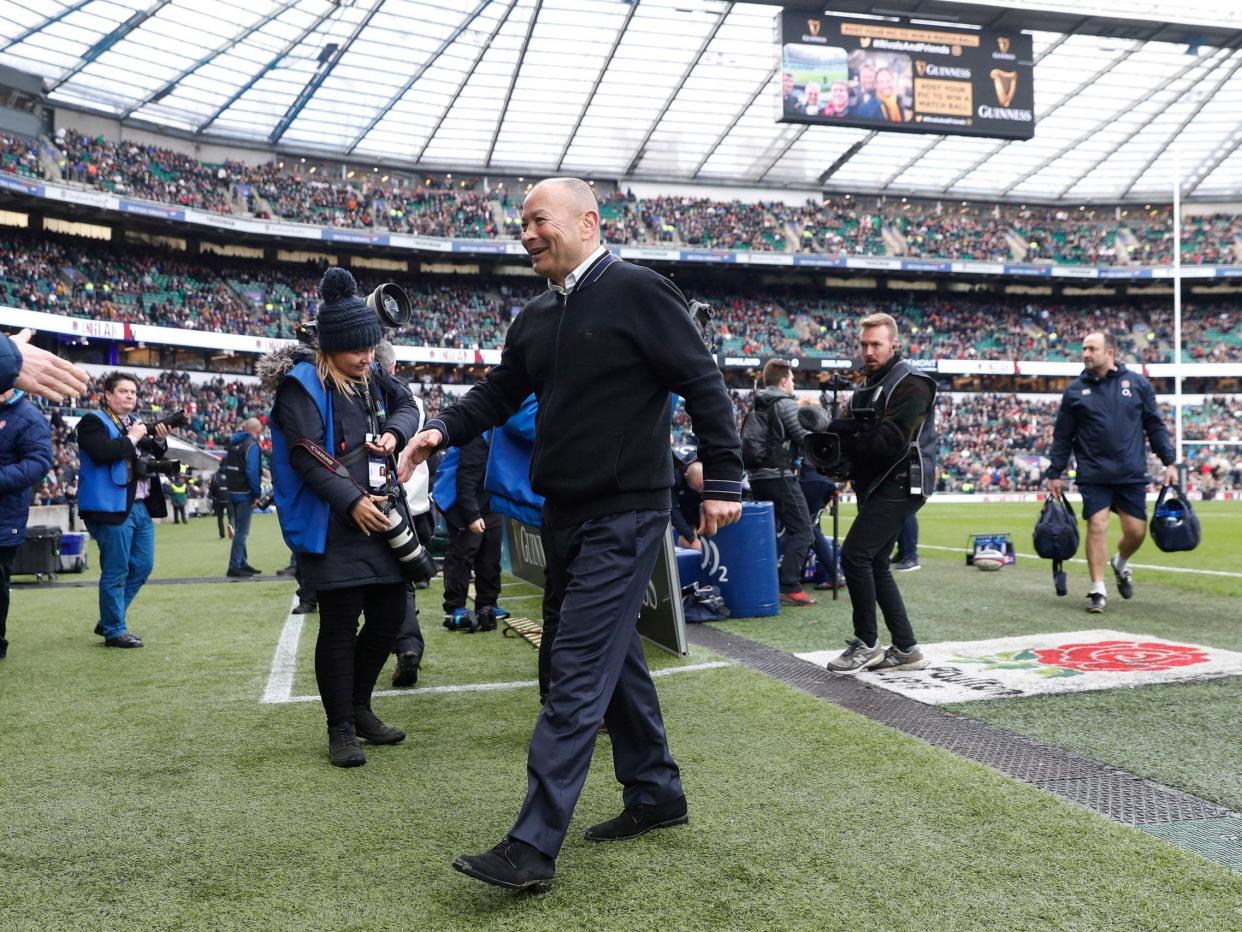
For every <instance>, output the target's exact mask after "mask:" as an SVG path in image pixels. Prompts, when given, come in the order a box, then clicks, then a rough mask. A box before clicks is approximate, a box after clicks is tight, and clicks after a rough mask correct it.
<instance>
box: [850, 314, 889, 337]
mask: <svg viewBox="0 0 1242 932" xmlns="http://www.w3.org/2000/svg"><path fill="white" fill-rule="evenodd" d="M868 327H887V328H888V338H889V339H890V340H892V341H893V342H894V343H896V342H897V321H895V320H894V319H893V318H892V315H890V314H868V315H867V316H866V317H864V318H863V319H862V320H860V321H859V322H858V332H859V333H861V332H862V331H864V330H866V329H867V328H868Z"/></svg>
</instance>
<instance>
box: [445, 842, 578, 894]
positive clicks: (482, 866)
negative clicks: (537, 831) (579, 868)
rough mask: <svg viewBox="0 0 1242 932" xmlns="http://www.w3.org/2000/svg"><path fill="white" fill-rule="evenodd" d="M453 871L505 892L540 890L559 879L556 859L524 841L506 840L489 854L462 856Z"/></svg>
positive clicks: (454, 864)
mask: <svg viewBox="0 0 1242 932" xmlns="http://www.w3.org/2000/svg"><path fill="white" fill-rule="evenodd" d="M453 868H454V870H459V871H461V872H462V873H463V874H465V875H466V876H467V877H473V878H474V879H475V880H482V881H483V882H484V883H490V884H495V885H496V886H498V887H504V888H505V889H506V890H528V889H540V888H543V887H546V886H547V885H548V884H549V883H551V882H552V878H553V877H555V876H556V860H555V858H550V857H548V856H547V855H546V854H544V853H543V852H542V851H540V850H539V849H537V848H535V847H534V846H532V845H528V844H527V843H526V842H524V841H518V840H517V839H516V838H507V837H506V838H505V839H504V841H502V842H501V843H500V844H498V845H497V846H496V847H495V848H492V849H491V850H490V851H484V852H483V853H482V854H463V855H461V856H460V857H458V858H457V859H456V860H455V861H453Z"/></svg>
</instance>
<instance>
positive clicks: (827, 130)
mask: <svg viewBox="0 0 1242 932" xmlns="http://www.w3.org/2000/svg"><path fill="white" fill-rule="evenodd" d="M789 5H791V6H796V5H808V4H805V3H797V2H791V3H790V4H789ZM863 6H866V7H867V8H870V9H877V8H883V9H884V10H886V11H887V10H891V11H892V12H909V13H910V15H914V16H923V17H929V16H930V15H931V14H932V12H936V13H937V15H941V16H949V15H950V14H949V13H945V10H946V9H949V8H952V9H958V8H960V9H961V11H962V12H961V20H962V21H964V22H973V23H988V22H992V21H995V20H998V19H999V18H1000V17H1008V19H1007V20H1006V24H1007V27H1009V28H1012V24H1013V23H1014V21H1015V17H1019V18H1020V17H1021V16H1022V15H1023V14H1022V11H1023V9H1027V10H1030V11H1031V12H1030V13H1029V15H1030V17H1031V20H1030V21H1031V22H1034V23H1038V24H1040V25H1044V26H1056V27H1057V28H1062V29H1064V30H1066V31H1060V32H1054V31H1035V32H1033V37H1034V49H1035V58H1036V62H1037V63H1036V66H1035V68H1036V71H1035V88H1036V90H1035V94H1036V113H1037V126H1036V135H1035V138H1034V139H1032V140H1030V141H1025V142H1012V141H1010V142H1007V141H1002V140H991V139H979V138H968V137H952V136H950V137H932V136H921V135H910V134H901V133H874V132H868V131H865V130H858V129H850V128H836V127H823V126H815V127H807V126H800V125H792V124H778V123H776V122H775V116H776V108H777V101H778V98H779V94H780V75H779V73H778V71H777V64H776V53H777V40H776V27H775V18H776V16H777V15H778V12H779V10H778V8H777V7H776V6H774V5H771V4H767V3H730V2H723V0H632V2H626V0H213V2H204V0H18V2H11V0H0V64H4V65H8V66H10V67H13V68H17V69H20V70H23V71H27V72H32V73H35V74H38V75H40V76H42V77H43V78H44V86H45V88H46V91H47V95H48V99H49V100H50V101H52V102H53V103H56V104H60V105H63V106H67V107H71V108H73V107H76V108H81V109H85V110H90V111H97V112H102V113H106V114H110V115H113V116H115V117H119V118H121V119H122V120H126V121H129V122H130V123H133V124H135V125H140V126H148V127H149V126H156V127H163V128H167V129H168V130H170V131H172V132H175V133H177V134H190V135H195V136H198V137H200V138H202V139H204V140H212V141H222V140H223V141H228V140H233V141H244V142H246V143H250V144H256V143H257V144H259V145H262V146H269V147H273V148H279V149H280V150H282V151H300V152H304V153H309V152H321V153H323V154H324V155H326V156H332V157H340V156H342V155H344V156H347V157H349V158H353V159H356V160H357V161H359V162H364V161H381V160H382V161H383V162H385V163H386V164H393V165H409V166H415V165H416V166H418V167H420V168H424V169H436V168H439V169H448V170H460V171H472V172H477V173H484V172H492V173H505V174H517V173H522V174H530V175H536V174H551V173H577V174H583V175H589V176H593V177H618V178H629V179H634V180H644V179H649V180H652V181H665V182H698V183H713V184H719V183H724V184H747V185H761V186H779V187H792V188H818V187H823V188H825V189H828V190H833V189H840V190H847V191H854V192H861V191H883V192H887V193H893V194H919V195H930V196H937V197H962V198H1006V199H1029V200H1038V201H1049V200H1065V201H1071V202H1083V201H1097V202H1098V201H1114V200H1123V199H1124V200H1129V201H1133V200H1145V199H1147V200H1151V199H1160V200H1168V199H1169V198H1170V197H1171V192H1172V177H1173V160H1174V158H1176V157H1177V152H1178V151H1180V158H1181V162H1182V172H1183V176H1184V184H1183V188H1182V190H1183V194H1184V195H1188V196H1191V197H1195V198H1205V199H1206V198H1225V197H1237V196H1239V195H1242V120H1239V117H1238V114H1239V113H1242V73H1240V72H1239V68H1240V67H1242V50H1239V49H1238V48H1237V47H1236V46H1238V45H1242V41H1239V37H1242V4H1238V3H1237V2H1236V0H1197V2H1195V3H1193V4H1189V3H1183V4H1178V5H1175V4H1172V3H1169V2H1167V0H1162V2H1153V0H1128V2H1126V0H1092V3H1091V4H1090V8H1091V10H1092V14H1093V15H1092V18H1091V19H1090V20H1088V19H1087V18H1084V17H1083V16H1082V14H1080V13H1075V9H1076V8H1079V7H1081V6H1082V4H1079V3H1071V2H1040V3H1037V2H1023V0H1017V2H1014V0H1009V2H1006V3H1004V4H1000V3H960V2H955V0H934V2H933V0H890V2H888V3H885V2H878V3H876V2H873V3H868V4H860V3H857V2H842V3H841V4H840V5H839V6H837V7H835V8H836V9H841V10H852V11H857V10H859V9H861V8H862V7H863ZM1110 18H1111V19H1110ZM1110 22H1111V23H1114V24H1116V23H1124V24H1128V25H1126V27H1125V28H1124V29H1123V28H1120V27H1118V28H1113V29H1109V28H1101V25H1100V24H1105V25H1107V24H1108V23H1110ZM1059 24H1066V25H1064V26H1061V25H1059ZM1070 24H1079V25H1081V26H1082V27H1083V28H1082V29H1079V28H1071V25H1070ZM1088 29H1089V30H1090V32H1088V31H1085V30H1088ZM1092 32H1093V33H1094V34H1091V33H1092ZM1179 36H1180V37H1181V38H1177V37H1179ZM1171 39H1175V41H1170V40H1171ZM1209 40H1210V42H1211V43H1215V44H1209ZM1175 141H1176V142H1177V143H1178V145H1177V146H1174V145H1173V143H1174V142H1175Z"/></svg>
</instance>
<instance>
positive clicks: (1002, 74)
mask: <svg viewBox="0 0 1242 932" xmlns="http://www.w3.org/2000/svg"><path fill="white" fill-rule="evenodd" d="M991 78H992V87H993V88H995V89H996V101H997V103H999V104H1000V105H1001V106H1002V107H1008V106H1009V105H1010V104H1011V103H1013V95H1014V94H1016V93H1018V72H1016V71H1001V70H1000V69H999V68H993V69H992V73H991Z"/></svg>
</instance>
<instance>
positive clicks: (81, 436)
mask: <svg viewBox="0 0 1242 932" xmlns="http://www.w3.org/2000/svg"><path fill="white" fill-rule="evenodd" d="M103 390H104V403H103V407H102V409H101V410H99V411H91V412H89V413H87V414H86V415H85V416H84V417H83V418H82V420H81V421H79V422H78V428H77V433H78V454H79V457H80V459H81V463H82V465H81V471H80V474H79V477H78V502H79V507H80V508H81V510H82V520H83V521H84V522H85V523H86V529H87V530H88V531H90V534H91V537H92V538H94V540H95V543H96V544H97V545H98V546H99V624H98V625H97V626H96V627H95V633H96V634H101V635H103V638H104V644H106V645H107V646H108V647H141V646H142V638H140V637H138V636H137V635H136V634H133V633H131V632H130V631H129V629H128V628H127V626H126V623H125V616H126V613H127V612H128V611H129V606H130V604H131V603H132V602H133V601H134V597H135V596H136V595H137V594H138V590H139V589H141V588H142V584H143V583H145V582H146V581H147V577H148V576H150V575H151V568H152V566H153V565H154V563H155V527H154V525H153V524H152V523H151V519H152V518H164V517H167V516H168V507H167V505H166V504H165V502H164V490H163V489H162V488H161V487H160V482H159V472H161V471H162V472H167V466H168V465H171V462H170V463H168V464H163V463H160V462H159V461H160V460H162V459H163V457H164V454H165V453H166V452H168V444H167V443H166V442H165V440H164V438H165V437H167V436H168V428H167V427H166V426H165V425H163V424H159V425H157V426H156V428H155V435H154V436H152V435H151V434H150V433H148V431H147V425H145V424H144V423H142V421H140V420H138V419H137V418H136V417H134V415H133V411H134V406H135V405H136V404H137V403H138V378H137V376H133V375H130V374H128V373H125V372H111V373H109V374H108V375H107V376H106V377H105V378H104V383H103Z"/></svg>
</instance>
